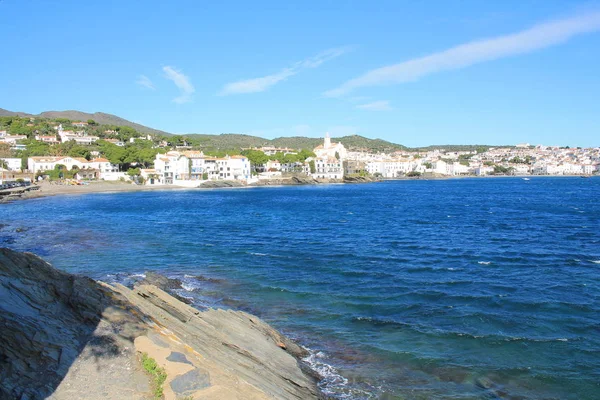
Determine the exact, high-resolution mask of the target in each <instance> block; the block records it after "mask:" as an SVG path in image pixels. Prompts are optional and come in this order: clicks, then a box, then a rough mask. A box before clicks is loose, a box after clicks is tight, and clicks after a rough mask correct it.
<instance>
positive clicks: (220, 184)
mask: <svg viewBox="0 0 600 400" xmlns="http://www.w3.org/2000/svg"><path fill="white" fill-rule="evenodd" d="M243 186H245V185H244V183H242V182H240V181H207V182H203V183H202V184H201V185H200V186H198V187H201V188H205V189H217V188H228V187H243Z"/></svg>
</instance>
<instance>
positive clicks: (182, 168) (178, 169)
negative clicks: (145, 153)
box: [154, 151, 190, 185]
mask: <svg viewBox="0 0 600 400" xmlns="http://www.w3.org/2000/svg"><path fill="white" fill-rule="evenodd" d="M154 170H155V171H156V174H157V179H158V180H159V183H161V184H165V185H172V184H173V183H174V181H175V180H188V179H189V174H190V172H189V171H190V168H189V159H188V158H187V157H186V156H184V155H182V154H181V153H180V152H178V151H169V152H167V154H160V153H159V154H157V155H156V159H155V160H154Z"/></svg>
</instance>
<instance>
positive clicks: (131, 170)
mask: <svg viewBox="0 0 600 400" xmlns="http://www.w3.org/2000/svg"><path fill="white" fill-rule="evenodd" d="M141 173H142V171H141V170H140V169H139V168H129V169H128V170H127V175H129V176H130V177H132V178H133V177H134V176H138V175H140V174H141Z"/></svg>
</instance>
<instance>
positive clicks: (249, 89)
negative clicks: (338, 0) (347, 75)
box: [219, 47, 351, 96]
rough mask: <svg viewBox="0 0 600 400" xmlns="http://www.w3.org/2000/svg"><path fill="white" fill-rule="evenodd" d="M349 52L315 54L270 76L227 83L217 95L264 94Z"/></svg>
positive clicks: (338, 51)
mask: <svg viewBox="0 0 600 400" xmlns="http://www.w3.org/2000/svg"><path fill="white" fill-rule="evenodd" d="M350 50H351V48H350V47H339V48H335V49H329V50H326V51H323V52H321V53H319V54H317V55H316V56H314V57H309V58H307V59H305V60H302V61H298V62H296V63H294V64H293V65H292V66H290V67H287V68H284V69H282V70H280V71H279V72H277V73H274V74H272V75H267V76H263V77H260V78H252V79H244V80H241V81H236V82H231V83H228V84H226V85H225V86H223V89H221V91H220V92H219V95H221V96H227V95H232V94H243V93H258V92H264V91H265V90H267V89H269V88H270V87H271V86H273V85H276V84H277V83H279V82H282V81H284V80H286V79H287V78H289V77H291V76H294V75H296V74H297V73H298V72H300V71H301V70H303V69H306V68H317V67H319V66H320V65H321V64H323V63H325V62H327V61H329V60H333V59H334V58H336V57H339V56H341V55H342V54H344V53H347V52H349V51H350Z"/></svg>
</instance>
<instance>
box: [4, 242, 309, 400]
mask: <svg viewBox="0 0 600 400" xmlns="http://www.w3.org/2000/svg"><path fill="white" fill-rule="evenodd" d="M151 279H152V280H154V281H155V282H158V283H161V282H162V283H166V284H172V283H173V282H169V281H165V280H164V279H161V278H159V277H156V276H152V277H151ZM140 352H144V353H147V354H148V355H149V356H150V357H152V358H154V359H155V360H156V361H157V363H158V364H159V365H160V366H161V367H162V368H164V369H165V371H166V372H167V379H166V381H165V383H164V396H165V398H167V399H177V398H208V399H211V398H213V399H225V398H227V399H236V398H238V399H269V398H278V399H310V398H318V397H320V394H319V392H318V389H317V386H316V383H315V379H314V378H313V377H312V376H311V375H310V374H306V373H304V372H303V370H302V368H301V366H300V364H299V362H298V357H301V356H303V355H304V350H303V349H302V348H300V347H299V346H297V345H296V344H295V343H293V342H292V341H290V340H289V339H287V338H286V337H285V336H283V335H281V334H280V333H279V332H277V331H275V330H274V329H273V328H271V327H270V326H269V325H267V324H266V323H265V322H263V321H261V320H260V319H259V318H257V317H255V316H253V315H250V314H247V313H244V312H239V311H231V310H213V309H210V310H206V311H198V310H196V309H194V308H192V307H190V306H189V305H187V304H184V303H182V302H180V301H179V300H177V299H175V298H173V297H172V296H170V295H169V294H168V293H166V292H164V291H163V290H161V289H159V288H158V287H156V286H154V285H147V284H143V285H140V286H138V287H135V288H133V289H129V288H127V287H124V286H121V285H114V286H111V285H108V284H105V283H102V282H96V281H94V280H91V279H89V278H85V277H78V276H74V275H70V274H67V273H65V272H61V271H58V270H56V269H55V268H53V267H52V266H51V265H50V264H48V263H46V262H44V261H43V260H42V259H40V258H38V257H36V256H35V255H33V254H29V253H17V252H14V251H11V250H8V249H0V398H16V399H38V398H45V397H47V396H50V398H52V399H72V398H88V399H90V398H91V399H95V398H119V399H121V398H131V399H144V398H151V397H152V387H151V384H150V383H149V380H148V377H147V376H145V375H144V373H143V371H142V370H141V368H140V363H139V361H138V357H139V353H140Z"/></svg>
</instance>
